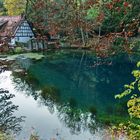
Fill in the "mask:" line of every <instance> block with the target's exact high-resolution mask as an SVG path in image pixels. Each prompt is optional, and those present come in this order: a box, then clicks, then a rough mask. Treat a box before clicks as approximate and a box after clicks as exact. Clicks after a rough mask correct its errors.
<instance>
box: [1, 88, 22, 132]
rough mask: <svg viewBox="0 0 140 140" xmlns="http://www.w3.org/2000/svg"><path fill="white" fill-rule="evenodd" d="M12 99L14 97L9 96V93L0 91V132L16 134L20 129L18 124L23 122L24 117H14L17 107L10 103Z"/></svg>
mask: <svg viewBox="0 0 140 140" xmlns="http://www.w3.org/2000/svg"><path fill="white" fill-rule="evenodd" d="M13 97H14V95H13V94H10V93H9V91H7V90H4V89H0V131H2V132H4V133H14V134H18V133H19V132H20V130H21V129H22V127H21V125H20V123H21V122H23V121H24V118H25V117H24V116H21V117H16V116H14V112H15V111H16V110H17V109H18V106H16V105H14V104H13V103H12V101H11V99H12V98H13Z"/></svg>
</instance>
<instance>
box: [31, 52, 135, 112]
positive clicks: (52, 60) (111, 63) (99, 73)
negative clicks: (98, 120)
mask: <svg viewBox="0 0 140 140" xmlns="http://www.w3.org/2000/svg"><path fill="white" fill-rule="evenodd" d="M134 68H135V63H134V61H132V60H131V59H130V58H128V57H127V56H120V57H117V58H115V57H114V58H106V59H105V58H104V59H101V58H95V57H93V55H92V54H90V53H87V52H81V53H80V52H79V53H78V52H71V53H68V52H63V51H62V52H56V53H52V54H48V55H47V56H46V58H45V59H44V60H42V61H41V62H37V63H35V64H34V65H33V66H32V67H31V68H30V70H29V71H30V73H32V74H33V76H34V77H36V79H37V80H38V82H39V86H40V88H43V87H45V86H54V87H56V88H57V89H58V90H59V92H60V93H59V94H58V96H59V97H58V98H60V101H59V102H60V103H62V104H63V103H64V102H65V103H71V102H73V103H74V105H75V106H76V107H78V108H80V109H83V110H86V111H87V110H88V109H89V108H90V107H95V108H96V109H97V112H100V113H101V112H102V113H107V111H109V109H111V108H112V105H113V106H115V104H116V103H117V104H118V103H119V102H120V101H118V100H115V98H114V96H115V95H116V94H118V93H120V92H121V91H123V85H124V84H126V83H129V82H130V81H132V75H131V72H132V70H133V69H134ZM112 109H113V108H112ZM112 111H113V110H112ZM114 112H116V111H115V110H114Z"/></svg>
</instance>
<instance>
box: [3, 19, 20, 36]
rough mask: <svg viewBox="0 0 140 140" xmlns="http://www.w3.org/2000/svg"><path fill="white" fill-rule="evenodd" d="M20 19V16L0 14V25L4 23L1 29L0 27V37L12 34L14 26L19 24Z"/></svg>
mask: <svg viewBox="0 0 140 140" xmlns="http://www.w3.org/2000/svg"><path fill="white" fill-rule="evenodd" d="M21 20H22V17H21V16H0V23H1V26H3V25H4V23H5V24H6V25H5V27H4V29H3V30H1V29H0V36H1V37H8V36H12V35H13V33H14V32H15V30H16V28H17V27H18V25H19V24H20V22H21Z"/></svg>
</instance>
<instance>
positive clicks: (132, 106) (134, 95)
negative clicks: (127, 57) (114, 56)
mask: <svg viewBox="0 0 140 140" xmlns="http://www.w3.org/2000/svg"><path fill="white" fill-rule="evenodd" d="M137 68H138V69H137V70H134V71H133V72H132V74H133V76H134V78H135V80H134V81H133V82H131V83H130V84H128V85H124V88H125V90H124V91H123V92H122V93H121V94H118V95H116V96H115V98H119V99H120V98H123V97H125V96H128V95H129V96H130V97H131V98H130V99H129V100H128V102H127V107H128V113H129V115H130V118H131V120H130V121H129V122H128V123H127V124H120V125H119V126H117V127H116V128H115V129H116V130H115V131H118V132H119V133H120V132H121V133H122V131H123V133H125V135H127V137H128V139H129V140H137V139H138V138H140V124H139V122H140V120H139V119H140V69H139V68H140V62H138V63H137ZM133 119H137V120H138V121H137V122H134V121H133Z"/></svg>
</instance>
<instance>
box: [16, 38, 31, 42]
mask: <svg viewBox="0 0 140 140" xmlns="http://www.w3.org/2000/svg"><path fill="white" fill-rule="evenodd" d="M31 39H32V38H30V37H15V41H17V42H22V43H27V42H28V41H29V40H31Z"/></svg>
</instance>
